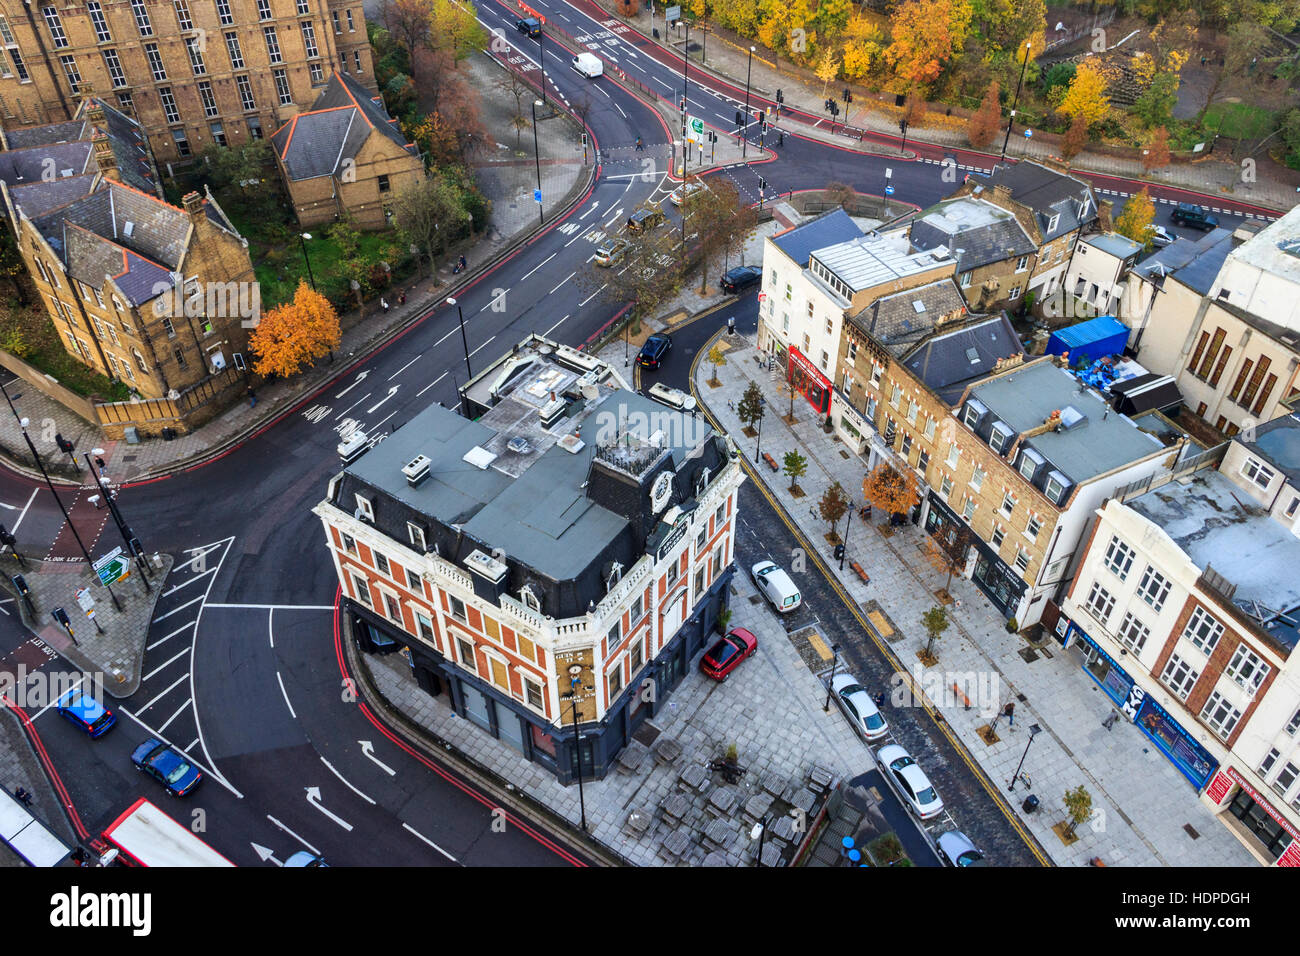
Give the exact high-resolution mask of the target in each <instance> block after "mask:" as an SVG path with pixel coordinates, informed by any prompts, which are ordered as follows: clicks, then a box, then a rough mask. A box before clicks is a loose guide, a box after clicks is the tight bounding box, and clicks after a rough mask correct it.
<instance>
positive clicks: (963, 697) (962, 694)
mask: <svg viewBox="0 0 1300 956" xmlns="http://www.w3.org/2000/svg"><path fill="white" fill-rule="evenodd" d="M952 692H953V693H954V694H956V695H957V696H958V697H960V698H961V702H962V706H963V707H964V708H965V709H966V710H970V698H969V697H967V696H966V694H965V692H964V691H963V690H962V689H961V688H960V687H958V686H957V682H956V681H953V682H952Z"/></svg>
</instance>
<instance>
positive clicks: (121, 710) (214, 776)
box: [117, 538, 244, 800]
mask: <svg viewBox="0 0 1300 956" xmlns="http://www.w3.org/2000/svg"><path fill="white" fill-rule="evenodd" d="M231 540H234V539H233V538H232V539H231ZM117 712H118V713H119V714H126V716H128V717H130V718H131V719H132V720H134V721H135V722H136V723H137V724H139V725H140V726H141V727H143V728H144V730H145V733H147V734H148V735H149V736H150V737H157V738H158V739H159V740H161V741H162V742H163V743H165V744H166V745H167V746H169V747H176V745H175V744H174V743H172V742H171V741H170V740H168V739H167V738H166V737H164V736H163V735H162V734H161V733H160V732H158V731H155V730H154V729H153V728H152V727H150V726H149V725H148V724H146V723H145V722H144V721H143V720H141V719H140V718H139V717H137V716H136V715H135V714H133V713H131V711H129V710H127V709H126V708H125V707H122V706H120V705H119V706H118V708H117ZM190 746H191V747H193V746H194V745H193V744H190ZM177 749H179V748H177ZM190 760H191V761H193V763H194V765H195V766H196V767H198V768H199V769H200V770H202V771H203V772H204V773H206V774H207V775H208V776H209V777H211V778H212V779H213V780H215V781H217V783H219V784H221V785H222V786H223V787H225V788H226V789H227V790H229V791H230V792H231V793H233V794H234V795H235V797H236V798H238V799H240V800H243V799H244V795H243V794H242V793H240V792H239V791H238V790H236V789H235V788H234V787H232V786H231V785H230V783H229V782H228V781H227V780H226V778H225V777H223V776H221V774H219V773H217V772H216V771H215V770H213V769H211V768H210V767H208V766H205V765H204V764H202V763H200V762H199V761H198V760H197V759H196V758H194V757H190Z"/></svg>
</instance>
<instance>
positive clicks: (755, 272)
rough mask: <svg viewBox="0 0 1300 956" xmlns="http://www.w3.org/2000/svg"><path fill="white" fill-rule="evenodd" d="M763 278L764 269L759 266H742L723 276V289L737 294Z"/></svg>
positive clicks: (731, 293)
mask: <svg viewBox="0 0 1300 956" xmlns="http://www.w3.org/2000/svg"><path fill="white" fill-rule="evenodd" d="M762 278H763V270H762V269H761V268H760V267H758V266H740V267H739V268H736V269H732V270H731V271H730V272H727V273H725V274H724V275H723V276H722V280H721V284H722V291H723V292H726V293H728V294H730V295H735V294H736V293H737V292H740V291H741V290H743V289H748V288H749V287H750V286H751V285H755V284H757V283H758V281H759V280H760V279H762Z"/></svg>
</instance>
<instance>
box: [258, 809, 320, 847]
mask: <svg viewBox="0 0 1300 956" xmlns="http://www.w3.org/2000/svg"><path fill="white" fill-rule="evenodd" d="M266 818H267V819H268V820H270V821H271V823H272V824H274V825H275V826H276V827H279V828H280V829H281V830H283V831H284V832H285V833H287V834H289V836H291V837H293V838H294V839H295V840H297V841H298V842H299V843H301V844H302V845H303V846H305V847H306V848H307V849H309V850H311V851H312V852H313V853H315V854H316V855H317V856H320V850H318V849H316V848H315V847H314V846H312V845H311V844H310V843H308V842H307V841H306V840H304V839H303V838H302V837H300V836H298V834H296V833H294V832H293V831H292V830H290V829H289V828H288V827H287V826H285V825H284V824H283V823H281V822H280V821H279V820H277V819H276V818H275V817H273V816H271V814H269V813H268V814H267V815H266Z"/></svg>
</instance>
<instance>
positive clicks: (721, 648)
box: [700, 627, 758, 681]
mask: <svg viewBox="0 0 1300 956" xmlns="http://www.w3.org/2000/svg"><path fill="white" fill-rule="evenodd" d="M756 650H758V638H756V637H755V636H754V635H753V634H751V633H750V632H749V631H747V630H745V629H744V628H743V627H733V628H732V629H731V630H730V631H728V632H727V636H726V637H724V638H723V639H722V640H720V641H718V643H716V644H714V645H713V646H712V647H710V648H709V651H708V653H707V654H705V655H704V657H703V659H702V660H701V661H700V670H702V671H704V674H705V676H706V677H712V678H713V679H714V680H718V681H722V680H726V679H727V677H728V676H729V675H730V674H731V672H732V671H734V670H735V669H736V668H737V667H739V666H740V662H741V661H743V660H744V659H745V658H746V657H749V656H750V655H751V654H753V653H754V652H755V651H756Z"/></svg>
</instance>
